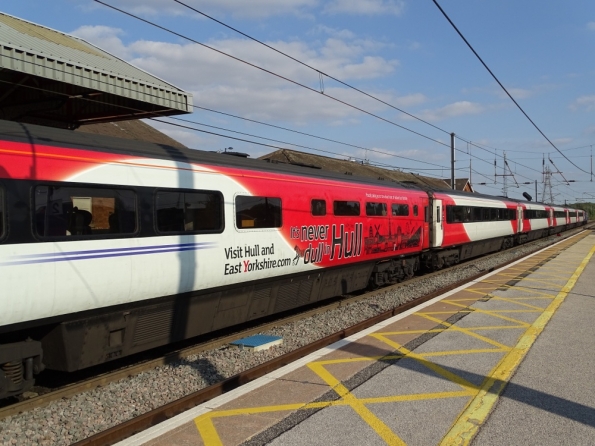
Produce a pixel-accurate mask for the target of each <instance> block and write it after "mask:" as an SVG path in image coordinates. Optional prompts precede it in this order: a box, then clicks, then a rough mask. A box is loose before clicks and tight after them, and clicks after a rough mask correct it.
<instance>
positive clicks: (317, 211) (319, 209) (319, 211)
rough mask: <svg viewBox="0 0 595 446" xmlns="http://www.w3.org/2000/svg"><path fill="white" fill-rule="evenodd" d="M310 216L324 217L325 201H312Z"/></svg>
mask: <svg viewBox="0 0 595 446" xmlns="http://www.w3.org/2000/svg"><path fill="white" fill-rule="evenodd" d="M311 209H312V215H318V216H323V215H326V200H312V204H311Z"/></svg>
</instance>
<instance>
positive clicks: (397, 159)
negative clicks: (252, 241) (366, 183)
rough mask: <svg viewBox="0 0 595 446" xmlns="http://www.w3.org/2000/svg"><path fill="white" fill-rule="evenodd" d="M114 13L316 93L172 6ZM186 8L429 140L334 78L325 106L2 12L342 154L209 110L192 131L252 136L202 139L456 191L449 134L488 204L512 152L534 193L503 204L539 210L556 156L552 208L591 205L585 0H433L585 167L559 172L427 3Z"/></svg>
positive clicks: (593, 44)
mask: <svg viewBox="0 0 595 446" xmlns="http://www.w3.org/2000/svg"><path fill="white" fill-rule="evenodd" d="M105 1H106V3H110V4H112V5H114V6H117V7H119V8H121V9H125V10H127V11H130V12H132V13H134V14H138V15H140V16H142V17H144V18H146V19H148V20H151V21H154V22H156V23H159V24H160V25H162V26H164V27H166V28H169V29H172V30H174V31H176V32H177V33H179V34H182V35H184V36H187V37H189V38H191V39H194V40H196V41H199V42H201V43H205V44H208V45H210V46H212V47H214V48H217V49H219V50H221V51H224V52H226V53H229V54H232V55H234V56H236V57H239V58H241V59H243V60H246V61H248V62H250V63H253V64H255V65H258V66H261V67H263V68H265V69H267V70H269V71H272V72H274V73H277V74H279V75H282V76H285V77H287V78H289V79H291V80H294V81H296V82H299V83H302V84H304V85H307V86H309V87H310V88H312V89H314V90H320V88H321V84H320V77H319V74H318V73H317V72H315V71H312V70H310V69H308V68H306V67H304V66H301V65H299V64H298V63H296V62H294V61H292V60H290V59H288V58H286V57H283V56H281V55H279V54H277V53H275V52H273V51H272V50H270V49H268V48H266V47H264V46H261V45H259V44H257V43H255V42H253V41H250V40H248V39H246V38H245V37H243V36H241V35H239V34H237V33H235V32H233V31H232V30H230V29H228V28H225V27H224V26H222V25H220V24H218V23H216V22H214V21H211V20H208V19H206V18H204V17H202V16H200V15H199V14H197V13H196V12H193V11H191V10H189V9H187V8H184V7H183V6H181V5H180V4H178V3H176V2H174V1H173V0H105ZM186 3H187V4H189V5H191V6H193V7H195V8H196V9H198V10H200V11H202V12H204V13H206V14H209V15H211V16H213V17H215V18H217V19H218V20H220V21H222V22H224V23H226V24H228V25H230V26H232V27H235V28H237V29H239V30H240V31H242V32H244V33H246V34H248V35H250V36H252V37H254V38H257V39H259V40H261V41H263V42H265V43H267V44H268V45H271V46H273V47H275V48H277V49H279V50H281V51H283V52H285V53H287V54H289V55H291V56H293V57H295V58H296V59H299V60H300V61H303V62H305V63H307V64H309V65H311V66H313V67H315V68H316V69H318V70H320V71H322V72H324V73H327V74H328V75H330V76H333V77H335V78H337V79H339V80H341V81H342V82H345V83H347V84H349V85H351V86H354V87H356V88H358V89H360V90H362V91H364V92H366V93H368V94H371V95H373V96H375V97H377V98H379V99H381V100H382V101H384V102H385V103H387V104H390V105H392V106H394V107H397V108H400V109H402V110H404V111H406V112H407V113H410V114H411V115H414V116H416V117H418V118H420V119H423V120H424V121H427V122H428V123H430V124H432V125H433V126H435V127H433V126H430V125H428V124H426V123H423V122H421V121H419V120H416V119H414V118H411V117H410V116H407V115H405V114H403V113H400V112H399V111H397V110H395V109H394V108H392V107H390V106H388V105H386V104H383V103H381V102H379V101H375V100H373V99H370V98H369V97H366V96H365V95H363V94H361V93H359V92H357V91H355V90H353V89H350V88H348V87H346V86H344V85H342V84H340V83H337V82H335V81H333V80H332V79H330V78H328V77H325V78H323V84H324V93H325V94H324V95H322V94H320V93H317V92H315V91H309V90H307V89H304V88H302V87H298V86H296V85H295V84H292V83H290V82H287V81H285V80H282V79H279V78H278V77H275V76H272V75H270V74H267V73H265V72H263V71H259V70H257V69H254V68H251V67H249V66H247V65H245V64H242V63H240V62H237V61H233V60H232V59H230V58H228V57H225V56H222V55H220V54H217V53H215V52H213V51H211V50H208V49H205V48H202V47H200V46H198V45H196V44H193V43H192V42H190V41H188V40H185V39H183V38H180V37H177V36H174V35H172V34H169V33H167V32H165V31H161V30H158V29H156V28H153V27H151V26H149V25H147V24H144V23H142V22H140V21H138V20H135V19H133V18H130V17H127V16H125V15H123V14H121V13H118V12H115V11H113V10H110V9H109V8H106V7H105V6H102V5H100V4H98V3H95V2H93V1H91V0H52V1H51V2H48V1H47V0H42V1H37V0H27V1H14V0H8V1H7V0H5V1H4V2H2V8H1V10H2V11H3V12H6V13H8V14H12V15H14V16H17V17H20V18H23V19H26V20H30V21H33V22H35V23H38V24H41V25H44V26H48V27H50V28H53V29H57V30H59V31H63V32H67V33H72V34H75V35H77V36H79V37H82V38H84V39H86V40H88V41H89V42H91V43H94V44H96V45H97V46H100V47H101V48H103V49H105V50H107V51H109V52H112V53H113V54H115V55H117V56H119V57H122V58H123V59H125V60H127V61H129V62H131V63H133V64H134V65H136V66H138V67H140V68H142V69H145V70H146V71H148V72H150V73H152V74H154V75H157V76H159V77H160V78H162V79H164V80H166V81H168V82H170V83H173V84H174V85H176V86H178V87H180V88H182V89H184V90H187V91H189V92H191V93H192V94H193V96H194V104H195V105H196V106H200V107H204V108H208V109H211V110H215V111H218V112H223V113H227V114H232V115H236V116H240V117H243V118H248V119H252V120H257V121H260V122H263V123H267V124H272V125H276V126H281V127H284V128H287V129H291V130H296V131H298V132H303V133H308V134H311V135H316V136H320V137H323V138H327V139H332V140H335V141H338V142H342V143H347V144H339V143H337V142H331V141H328V140H322V139H316V138H312V137H309V136H306V135H303V134H300V133H295V132H288V131H285V130H280V129H276V128H273V127H270V126H264V125H261V124H257V123H254V122H248V121H244V120H240V119H235V118H231V117H229V116H225V115H222V114H217V113H214V112H212V111H205V110H200V109H197V110H196V111H195V113H194V114H193V115H188V116H186V117H184V118H186V119H190V120H193V121H195V122H197V123H200V124H203V125H211V126H217V127H220V128H223V129H230V130H234V131H238V132H244V133H249V134H251V135H254V136H242V135H237V134H235V135H234V134H232V133H229V132H228V131H225V130H214V129H213V128H209V127H205V126H203V125H198V124H190V125H192V126H193V127H197V128H201V129H204V130H209V131H214V132H217V133H221V134H226V135H232V136H237V137H241V138H245V139H247V140H250V141H259V142H264V143H268V144H273V145H276V146H281V147H287V148H293V149H295V150H302V151H308V152H312V153H318V154H323V155H327V156H337V157H341V158H343V159H345V158H347V157H353V158H356V159H362V158H367V159H368V160H369V161H370V162H371V163H382V164H384V165H389V166H394V167H399V168H402V169H404V170H413V171H415V172H418V173H425V174H427V175H429V176H435V177H443V178H447V177H449V176H450V171H449V165H450V149H449V148H448V147H447V146H445V145H443V144H440V143H444V144H447V145H448V144H449V143H450V137H449V133H450V132H454V133H455V134H456V135H457V137H460V138H462V140H461V139H457V149H459V151H458V152H457V168H458V170H457V174H456V176H457V177H468V176H469V160H470V159H471V162H472V173H471V177H472V182H473V184H474V185H475V187H476V189H477V190H478V191H480V192H485V193H489V194H494V195H500V194H502V183H503V177H502V176H499V177H497V178H496V181H497V184H494V159H495V158H496V159H497V166H498V171H497V173H498V174H500V175H501V174H502V173H503V171H502V165H503V163H502V155H503V152H504V151H506V156H507V159H508V162H509V165H510V167H511V169H512V171H513V172H514V173H515V178H516V180H517V181H518V182H519V183H524V182H530V183H531V184H528V185H525V184H521V187H520V188H516V187H515V186H514V181H513V179H512V178H511V177H507V180H508V185H509V189H508V194H509V196H511V197H520V196H521V194H522V192H524V191H527V192H529V193H530V194H531V195H535V193H534V191H535V186H534V183H533V182H534V180H538V192H539V198H540V199H541V195H542V188H543V185H542V174H541V171H542V157H543V154H544V153H545V154H546V163H548V164H549V162H547V156H548V154H550V155H549V157H551V159H552V160H553V161H554V163H555V165H556V166H557V168H558V169H559V170H560V171H562V172H563V175H564V177H566V178H567V179H569V180H575V182H574V183H571V184H570V185H569V186H568V185H566V184H565V183H564V180H563V178H562V176H561V175H559V174H555V175H554V176H553V178H552V184H553V193H554V195H555V200H556V202H558V203H563V202H564V200H567V201H568V202H574V201H576V200H577V199H580V200H581V201H583V200H586V201H595V182H591V181H590V180H591V176H590V175H589V174H588V173H585V172H582V171H581V170H580V169H579V168H578V167H580V168H582V169H583V170H585V171H587V172H590V170H591V158H590V156H591V151H592V146H593V145H595V82H594V80H595V58H594V57H593V56H594V55H595V2H593V1H592V0H573V1H570V2H562V1H555V2H554V1H544V2H535V1H528V0H499V1H495V0H492V1H487V0H459V1H453V0H439V3H440V5H441V6H442V8H443V9H444V10H445V11H446V13H447V14H448V15H449V16H450V18H451V19H452V20H453V22H454V23H455V24H456V25H457V27H458V28H459V30H460V31H461V32H462V33H463V35H464V36H465V37H466V38H467V40H468V41H469V42H470V43H471V45H472V46H473V47H474V48H475V50H476V51H477V52H478V53H479V55H480V56H481V57H482V59H483V60H484V61H485V62H486V64H487V65H488V66H489V67H490V69H491V70H492V71H493V72H494V74H495V75H496V76H497V77H498V78H499V80H500V81H501V82H502V83H503V85H504V86H505V87H506V88H507V89H508V91H509V92H510V93H511V94H512V96H513V97H514V98H515V100H516V101H517V102H518V103H519V104H520V106H521V107H522V108H523V109H524V110H525V112H526V113H527V114H528V115H529V117H530V118H531V119H532V120H533V121H534V122H535V124H537V126H538V127H539V128H540V129H541V130H542V131H543V133H544V134H545V135H546V136H547V137H548V138H549V139H550V140H551V141H552V142H553V143H554V145H555V146H556V147H557V148H558V149H560V150H561V151H562V152H563V153H564V155H566V156H567V157H568V158H570V160H571V161H572V162H573V163H574V164H576V165H577V166H578V167H576V166H573V165H572V164H571V163H570V162H569V161H567V160H566V159H564V158H563V157H562V155H560V154H559V153H558V152H557V151H556V149H555V148H554V147H552V146H551V145H550V144H549V143H548V141H547V140H546V139H545V138H544V137H543V136H542V135H541V134H540V133H539V132H538V131H537V130H536V129H535V127H533V125H532V124H531V123H530V122H529V121H528V120H527V118H525V116H523V114H522V113H521V112H520V111H519V110H518V109H517V108H516V106H515V105H514V103H513V102H512V101H511V100H510V99H509V98H508V97H507V96H506V95H505V93H504V92H503V91H502V89H501V88H500V87H499V86H498V84H497V83H496V82H495V81H494V80H493V78H492V77H491V76H490V74H489V73H488V72H487V71H486V69H485V68H484V67H483V66H482V65H481V63H480V62H479V61H478V60H477V59H476V57H475V56H474V55H473V53H472V52H471V51H470V50H469V48H468V47H467V46H466V45H465V43H464V42H463V41H462V39H461V38H460V37H459V36H458V35H457V34H456V32H455V31H454V29H453V28H452V27H451V25H450V24H449V23H448V22H447V20H446V19H445V18H444V17H443V15H442V14H441V13H440V11H439V10H438V8H437V7H436V6H435V4H434V3H433V1H432V0H415V1H413V0H342V1H340V0H331V1H325V2H323V1H319V0H286V1H278V0H251V1H238V0H236V1H232V0H203V1H197V0H187V1H186ZM328 96H332V97H335V98H338V99H340V100H342V101H344V102H347V103H349V104H351V105H353V106H355V107H358V108H361V109H363V110H365V111H367V112H369V113H372V114H374V115H377V116H378V117H380V118H382V119H379V118H377V117H373V116H370V115H369V114H365V113H363V112H361V111H358V110H356V109H354V108H352V107H348V106H346V105H343V104H341V103H339V102H337V101H334V100H332V99H330V98H329V97H328ZM387 121H389V122H387ZM153 125H155V126H156V127H158V128H159V129H160V130H162V131H164V132H166V133H168V134H170V135H171V136H172V137H174V138H176V139H178V140H180V141H181V142H183V143H184V144H186V145H188V146H190V147H193V148H197V149H203V150H221V149H223V148H225V147H229V146H231V147H234V149H235V150H237V151H241V152H247V153H249V154H251V156H253V157H257V156H260V155H263V154H265V153H268V152H271V151H273V150H274V149H272V148H268V147H264V146H259V145H257V144H254V143H250V142H242V141H234V140H232V139H229V138H225V137H222V136H214V135H209V134H206V133H200V132H193V131H191V130H184V129H182V128H176V127H172V126H168V125H165V124H153ZM399 126H402V127H406V128H407V129H409V130H411V131H408V130H405V129H403V128H401V127H399ZM436 127H437V128H436ZM413 132H416V133H417V134H416V133H413ZM420 135H423V136H420ZM256 136H260V137H264V138H270V139H275V140H278V141H282V142H271V141H266V140H262V139H258V138H256ZM465 141H471V142H473V143H476V144H477V145H480V146H481V147H482V148H478V147H476V146H474V145H469V144H468V143H467V142H465ZM292 144H293V145H292ZM296 145H297V146H296ZM299 146H305V147H307V148H304V147H299ZM468 152H470V154H469V155H468V154H467V153H468ZM549 165H550V167H551V168H552V169H554V166H553V165H551V164H549ZM431 169H435V170H431ZM480 182H485V183H487V184H486V185H485V186H482V185H479V184H478V183H480Z"/></svg>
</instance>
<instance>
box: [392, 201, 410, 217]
mask: <svg viewBox="0 0 595 446" xmlns="http://www.w3.org/2000/svg"><path fill="white" fill-rule="evenodd" d="M401 208H402V209H406V210H407V213H406V214H403V213H398V214H395V209H401ZM409 208H410V206H409V203H391V204H390V216H391V218H392V217H409V216H410V215H411V212H410V209H409Z"/></svg>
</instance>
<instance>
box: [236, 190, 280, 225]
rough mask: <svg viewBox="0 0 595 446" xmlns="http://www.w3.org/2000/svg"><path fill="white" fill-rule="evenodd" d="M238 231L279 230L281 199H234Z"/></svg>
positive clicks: (240, 197)
mask: <svg viewBox="0 0 595 446" xmlns="http://www.w3.org/2000/svg"><path fill="white" fill-rule="evenodd" d="M236 226H237V227H238V229H251V228H280V227H281V199H280V198H274V197H250V196H244V195H240V196H237V197H236Z"/></svg>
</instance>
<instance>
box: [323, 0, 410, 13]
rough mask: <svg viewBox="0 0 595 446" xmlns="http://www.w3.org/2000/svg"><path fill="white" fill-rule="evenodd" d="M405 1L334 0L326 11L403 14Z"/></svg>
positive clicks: (327, 5) (325, 8)
mask: <svg viewBox="0 0 595 446" xmlns="http://www.w3.org/2000/svg"><path fill="white" fill-rule="evenodd" d="M404 8H405V2H404V1H401V0H333V1H331V2H329V3H327V4H326V5H325V7H324V11H325V12H327V13H331V14H364V15H379V14H390V15H396V16H398V15H401V14H402V13H403V10H404Z"/></svg>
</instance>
